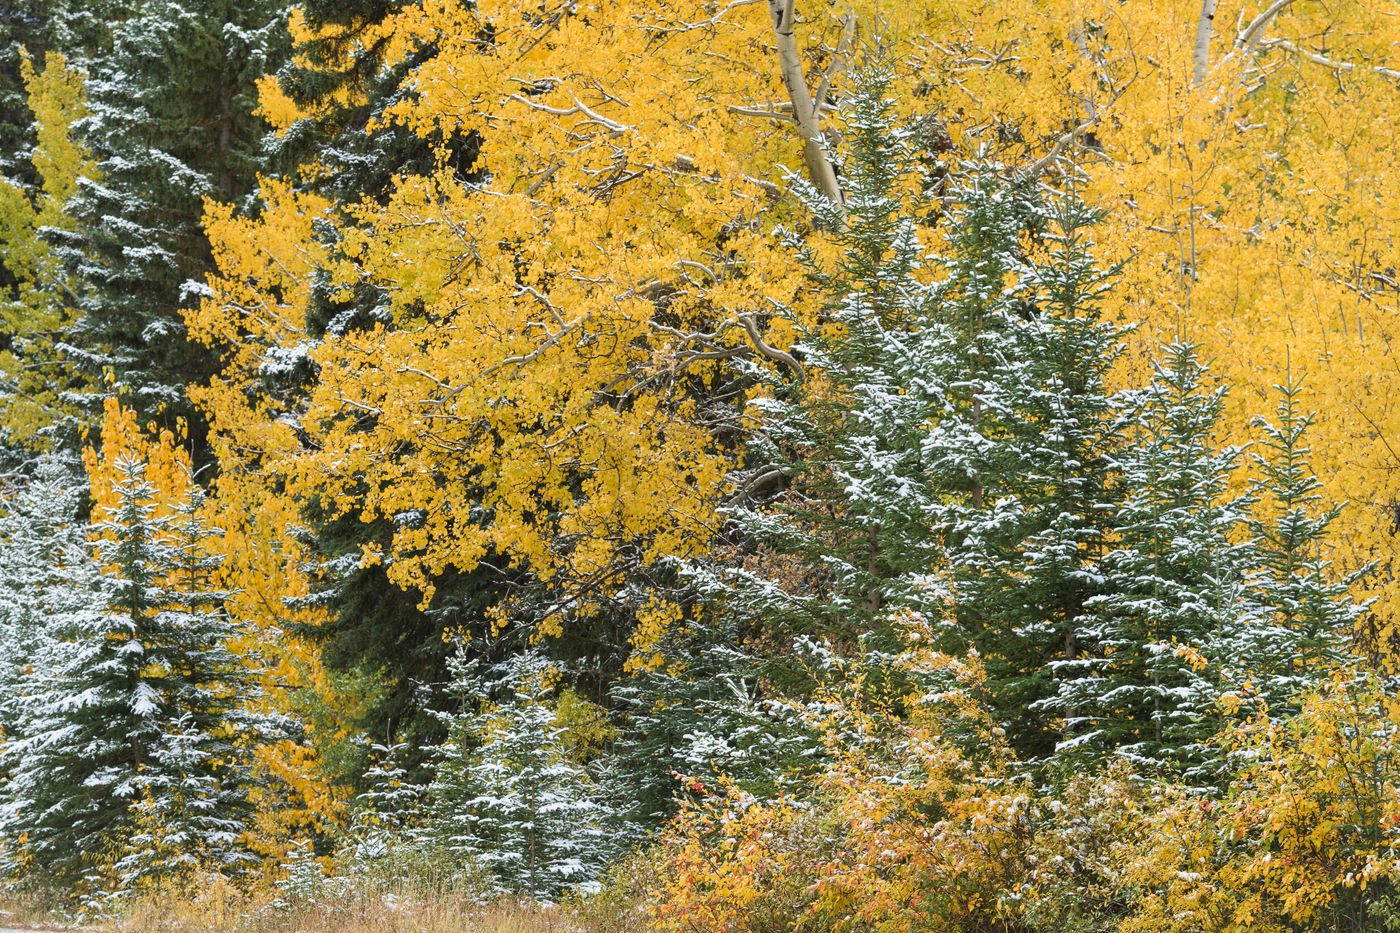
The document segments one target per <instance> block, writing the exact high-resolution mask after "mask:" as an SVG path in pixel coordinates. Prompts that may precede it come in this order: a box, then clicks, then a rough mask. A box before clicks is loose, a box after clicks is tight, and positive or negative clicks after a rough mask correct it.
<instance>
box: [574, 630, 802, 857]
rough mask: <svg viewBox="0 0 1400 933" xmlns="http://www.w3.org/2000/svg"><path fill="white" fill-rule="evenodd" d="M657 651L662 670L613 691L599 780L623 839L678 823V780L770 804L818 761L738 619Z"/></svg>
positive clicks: (675, 636) (676, 635) (636, 676)
mask: <svg viewBox="0 0 1400 933" xmlns="http://www.w3.org/2000/svg"><path fill="white" fill-rule="evenodd" d="M653 650H654V651H655V653H656V664H655V665H654V666H652V667H650V668H648V669H646V670H641V671H636V672H634V673H633V674H632V675H631V676H630V677H628V678H626V679H623V680H620V681H619V682H618V683H617V685H616V686H615V687H614V689H613V691H612V697H613V703H614V705H615V707H616V708H617V709H618V710H619V711H620V712H621V713H622V716H621V723H620V726H619V730H618V737H617V740H616V741H615V743H614V745H613V754H612V755H611V756H610V757H608V758H607V759H605V760H604V762H603V763H604V765H605V768H604V771H603V774H602V775H601V776H600V778H601V783H602V784H603V785H604V786H605V788H606V790H607V792H608V797H609V799H610V800H611V801H613V806H614V808H615V810H616V812H617V815H618V823H617V825H618V829H619V832H621V833H623V834H624V835H627V836H629V837H631V836H634V835H635V834H637V833H639V832H644V831H646V830H650V829H655V828H656V826H657V825H659V824H660V823H661V821H662V820H664V819H665V818H667V817H669V816H672V815H673V814H674V813H675V810H676V797H677V794H678V793H680V792H681V791H682V790H683V788H682V786H681V784H680V782H679V781H678V779H677V775H681V776H683V777H685V778H691V779H695V780H698V781H701V782H702V783H706V784H709V783H711V782H713V781H714V780H715V779H716V778H718V777H719V776H721V775H723V776H724V778H726V779H727V780H729V781H732V782H733V783H734V784H735V785H736V786H738V787H740V788H742V789H743V790H745V791H748V792H750V793H754V794H757V795H768V794H771V793H773V792H774V791H775V790H777V789H778V788H779V787H781V786H782V784H783V783H784V775H785V774H786V773H787V772H788V771H794V772H797V771H800V770H801V766H802V765H803V764H804V763H805V762H806V760H807V759H809V758H810V756H811V755H812V753H813V752H814V750H815V747H816V746H817V744H818V743H817V739H816V737H815V736H814V735H812V734H810V733H808V732H807V731H805V730H802V729H800V728H799V727H798V726H797V725H796V723H795V720H794V718H793V717H791V716H790V715H787V714H786V713H785V711H784V710H783V708H782V707H780V706H778V705H777V704H774V703H772V702H770V701H769V700H767V699H765V697H764V695H763V691H762V689H761V687H760V682H761V681H762V679H763V678H764V676H765V674H766V673H767V670H768V665H766V664H765V662H764V660H763V659H762V658H760V657H758V656H756V655H755V654H753V653H752V652H751V651H750V650H748V649H747V648H746V647H745V645H744V630H743V629H742V628H741V627H740V626H739V624H738V620H737V619H735V618H734V617H733V616H732V615H724V616H720V617H717V618H716V617H705V618H703V619H702V620H699V621H692V620H683V621H678V622H676V623H675V624H674V625H673V627H671V628H670V629H668V630H667V632H666V633H665V634H664V635H663V636H662V638H661V639H660V641H659V642H658V643H657V644H656V645H654V646H653Z"/></svg>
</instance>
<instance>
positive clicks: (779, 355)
mask: <svg viewBox="0 0 1400 933" xmlns="http://www.w3.org/2000/svg"><path fill="white" fill-rule="evenodd" d="M739 323H740V324H742V325H744V332H745V333H747V334H748V335H749V340H751V341H753V345H754V349H756V350H757V351H758V352H759V353H762V354H763V355H764V356H766V357H768V358H769V359H770V360H775V361H777V362H779V363H782V364H783V365H784V366H786V367H788V368H789V369H791V370H792V372H793V375H795V376H796V377H797V383H798V385H801V384H802V383H804V382H806V381H807V370H806V369H804V368H803V366H802V364H801V363H799V362H798V361H797V357H795V356H793V355H792V354H791V353H788V352H786V351H783V350H779V349H778V348H777V347H775V346H772V345H770V344H769V343H768V342H767V341H765V340H764V339H763V335H761V334H760V333H759V332H758V324H757V323H756V322H755V321H754V319H753V315H752V314H741V315H739Z"/></svg>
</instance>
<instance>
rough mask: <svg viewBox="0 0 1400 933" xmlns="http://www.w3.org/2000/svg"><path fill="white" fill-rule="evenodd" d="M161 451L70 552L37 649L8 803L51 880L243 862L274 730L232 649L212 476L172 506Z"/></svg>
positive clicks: (126, 481) (23, 843)
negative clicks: (261, 762) (252, 760)
mask: <svg viewBox="0 0 1400 933" xmlns="http://www.w3.org/2000/svg"><path fill="white" fill-rule="evenodd" d="M144 469H145V464H144V463H143V462H141V461H138V460H134V459H129V458H128V459H123V460H121V461H120V462H119V463H118V470H119V480H118V483H117V487H116V493H117V499H116V506H115V508H114V510H113V511H112V512H111V513H110V514H99V516H98V520H97V521H96V522H95V524H94V526H93V532H94V537H95V540H96V542H97V543H96V555H95V559H89V560H86V561H83V562H81V563H79V564H76V565H75V566H72V567H65V568H64V572H65V575H66V576H67V579H66V580H64V581H61V582H57V583H56V584H55V586H54V589H53V592H54V597H53V599H54V603H55V609H54V611H53V612H52V613H51V614H50V617H51V625H52V629H53V632H54V633H55V636H56V637H55V638H53V639H52V640H51V641H50V642H49V644H48V645H47V646H46V650H45V651H44V652H43V653H42V654H41V655H40V656H39V657H36V660H35V666H36V669H38V670H40V671H42V678H43V680H42V682H41V683H38V684H36V685H35V690H34V691H33V693H32V694H31V695H30V696H29V697H28V699H27V703H26V708H25V709H24V711H23V715H22V718H21V721H20V722H19V723H18V737H17V740H16V748H15V751H14V758H15V765H14V770H13V775H12V778H11V781H10V782H9V784H8V785H7V786H6V787H5V790H4V808H3V811H0V816H2V818H3V824H2V825H0V831H2V832H3V834H4V836H5V838H6V840H7V843H8V844H9V845H10V846H12V847H13V851H14V853H15V855H16V857H17V858H19V859H21V860H23V863H24V864H25V866H26V871H28V872H30V873H31V877H32V878H34V879H35V880H43V881H49V882H53V883H57V884H66V885H76V884H77V883H78V882H79V881H81V880H82V879H83V878H84V877H86V876H92V875H93V874H94V871H95V872H96V874H97V875H98V876H101V875H104V874H105V873H106V871H107V870H108V869H111V870H112V877H99V878H98V880H99V881H100V882H101V883H111V882H115V884H116V885H117V887H119V888H121V889H129V888H131V887H132V886H135V885H138V884H140V883H141V882H142V881H143V880H145V879H146V878H148V877H152V876H159V875H163V874H166V873H169V872H174V871H180V870H183V869H185V868H189V867H193V866H196V865H198V866H205V867H213V868H219V869H234V868H237V867H238V866H239V865H241V864H243V863H244V862H246V861H248V860H249V858H250V856H249V855H248V854H247V853H246V852H244V851H243V850H242V849H241V847H240V844H239V840H240V836H241V835H242V833H243V830H244V829H245V827H246V819H247V817H248V813H249V808H248V801H247V790H248V786H249V784H250V783H251V779H250V775H249V753H250V751H251V749H252V747H253V746H254V745H255V744H256V743H257V742H258V741H260V740H263V739H265V738H267V737H268V736H269V735H270V734H271V723H270V722H269V721H268V720H267V719H266V718H265V717H263V716H261V715H259V714H256V713H254V712H251V711H249V710H248V709H247V707H246V704H247V703H248V702H250V701H255V700H256V697H255V695H254V694H255V693H256V690H255V688H254V685H253V683H252V677H253V674H254V673H255V672H254V671H252V670H250V668H249V667H248V666H247V665H245V664H244V663H242V662H241V661H240V660H239V659H236V658H235V657H234V656H233V655H232V654H231V652H230V650H229V640H230V638H231V637H232V636H233V635H234V634H235V632H234V626H233V624H232V623H231V621H230V619H229V617H228V616H227V614H226V613H225V612H224V610H223V608H222V600H223V598H224V595H225V594H222V593H220V592H218V591H216V590H214V589H213V588H212V587H211V585H210V571H211V569H212V565H211V562H210V559H209V558H208V557H207V556H206V553H207V552H206V546H207V539H208V536H209V535H210V534H211V533H212V532H211V530H210V529H209V528H208V527H207V526H206V525H205V524H204V522H203V520H202V518H201V517H200V515H199V507H200V495H201V493H200V491H199V488H198V486H197V484H194V483H193V482H191V483H190V493H189V499H188V501H187V502H186V503H184V504H183V506H182V507H181V508H180V509H179V510H177V512H176V513H175V514H173V515H160V514H158V512H157V509H156V507H155V505H154V502H153V496H154V489H153V487H152V485H151V484H150V483H149V482H147V481H146V479H145V477H144Z"/></svg>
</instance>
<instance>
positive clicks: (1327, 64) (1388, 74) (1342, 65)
mask: <svg viewBox="0 0 1400 933" xmlns="http://www.w3.org/2000/svg"><path fill="white" fill-rule="evenodd" d="M1259 44H1260V45H1261V46H1263V47H1265V48H1280V49H1283V50H1285V51H1287V52H1292V53H1293V54H1294V55H1297V56H1299V57H1300V58H1305V59H1307V60H1308V61H1310V62H1312V63H1313V64H1315V65H1321V66H1322V67H1324V68H1330V69H1332V70H1333V71H1355V70H1356V68H1357V67H1358V66H1357V64H1356V63H1355V62H1340V61H1337V60H1336V59H1332V58H1328V57H1327V56H1325V55H1321V54H1319V53H1317V52H1314V51H1312V50H1311V49H1305V48H1302V47H1301V46H1298V45H1296V44H1294V43H1292V42H1289V41H1288V40H1287V39H1266V40H1264V41H1263V42H1261V43H1259ZM1361 67H1362V68H1363V70H1368V71H1371V72H1374V73H1375V74H1378V75H1380V76H1381V77H1384V78H1397V79H1400V71H1397V70H1396V69H1394V68H1386V67H1384V66H1382V65H1365V66H1361Z"/></svg>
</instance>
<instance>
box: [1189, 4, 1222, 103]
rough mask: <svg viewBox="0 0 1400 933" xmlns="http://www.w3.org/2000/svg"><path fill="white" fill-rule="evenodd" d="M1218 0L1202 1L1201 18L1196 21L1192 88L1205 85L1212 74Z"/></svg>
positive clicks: (1192, 57) (1192, 61)
mask: <svg viewBox="0 0 1400 933" xmlns="http://www.w3.org/2000/svg"><path fill="white" fill-rule="evenodd" d="M1217 2H1218V0H1201V18H1200V19H1198V20H1197V21H1196V45H1195V47H1194V48H1193V49H1192V52H1191V86H1192V87H1200V86H1201V85H1202V84H1205V81H1206V75H1207V74H1209V72H1210V37H1211V33H1213V32H1214V31H1215V7H1216V3H1217Z"/></svg>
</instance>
